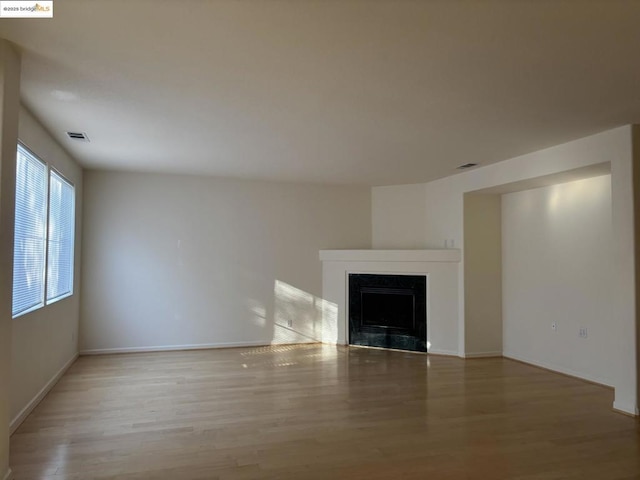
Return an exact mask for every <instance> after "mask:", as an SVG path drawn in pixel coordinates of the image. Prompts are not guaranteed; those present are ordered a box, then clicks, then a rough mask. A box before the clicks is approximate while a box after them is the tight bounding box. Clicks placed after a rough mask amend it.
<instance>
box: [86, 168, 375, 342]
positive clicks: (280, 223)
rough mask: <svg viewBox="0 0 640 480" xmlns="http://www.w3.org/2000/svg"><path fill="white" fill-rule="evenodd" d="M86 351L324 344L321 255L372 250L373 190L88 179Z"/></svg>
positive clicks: (185, 179)
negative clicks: (326, 251) (337, 250)
mask: <svg viewBox="0 0 640 480" xmlns="http://www.w3.org/2000/svg"><path fill="white" fill-rule="evenodd" d="M84 206H85V217H84V220H85V224H84V249H83V252H84V253H83V255H84V262H83V275H82V278H83V297H82V316H81V317H82V321H81V339H82V340H81V349H82V350H83V351H94V352H95V351H105V350H109V349H119V350H122V349H125V350H126V349H154V348H178V347H198V346H234V345H251V344H270V343H296V342H312V341H318V340H320V339H321V327H322V325H321V321H322V305H323V303H322V299H321V295H322V266H321V263H320V261H319V259H318V252H319V250H321V249H328V248H329V249H330V248H370V247H371V196H370V189H369V188H361V187H328V186H317V185H302V184H287V183H273V182H259V181H237V180H230V179H220V178H213V177H196V176H178V175H157V174H143V173H115V172H87V173H86V175H85V202H84Z"/></svg>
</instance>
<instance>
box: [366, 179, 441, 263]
mask: <svg viewBox="0 0 640 480" xmlns="http://www.w3.org/2000/svg"><path fill="white" fill-rule="evenodd" d="M425 195H426V188H425V184H424V183H421V184H417V185H400V186H390V187H376V188H374V189H372V191H371V219H372V221H371V223H372V225H371V226H372V241H373V248H376V249H381V250H384V249H386V248H403V249H420V248H424V244H425V243H426V236H427V229H426V224H425V219H426V218H425V217H426V207H427V205H426V203H425ZM444 247H445V245H444V243H443V244H442V245H439V246H438V248H444Z"/></svg>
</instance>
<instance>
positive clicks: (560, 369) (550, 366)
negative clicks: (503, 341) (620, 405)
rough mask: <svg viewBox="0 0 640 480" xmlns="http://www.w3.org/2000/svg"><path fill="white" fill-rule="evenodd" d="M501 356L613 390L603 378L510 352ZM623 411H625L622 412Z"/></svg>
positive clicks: (611, 385)
mask: <svg viewBox="0 0 640 480" xmlns="http://www.w3.org/2000/svg"><path fill="white" fill-rule="evenodd" d="M502 356H503V357H504V358H509V359H511V360H517V361H519V362H522V363H528V364H529V365H533V366H536V367H541V368H544V369H547V370H552V371H554V372H558V373H562V374H564V375H569V376H570V377H576V378H581V379H582V380H587V381H589V382H592V383H597V384H599V385H603V386H605V387H610V388H614V386H613V384H611V383H610V382H609V381H607V380H605V379H603V378H599V377H594V376H593V375H587V374H584V373H580V372H576V371H574V370H571V369H570V368H564V367H559V366H557V365H553V364H551V363H546V362H540V361H538V360H533V359H531V358H527V357H523V356H521V355H517V354H514V353H512V352H503V354H502ZM621 410H622V409H621ZM623 411H625V410H623Z"/></svg>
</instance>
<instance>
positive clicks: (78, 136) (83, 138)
mask: <svg viewBox="0 0 640 480" xmlns="http://www.w3.org/2000/svg"><path fill="white" fill-rule="evenodd" d="M67 135H68V136H69V138H70V139H71V140H77V141H78V142H88V141H89V137H87V134H86V133H84V132H67Z"/></svg>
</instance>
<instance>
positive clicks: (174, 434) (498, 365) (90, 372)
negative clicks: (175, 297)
mask: <svg viewBox="0 0 640 480" xmlns="http://www.w3.org/2000/svg"><path fill="white" fill-rule="evenodd" d="M612 400H613V393H612V391H611V390H609V389H607V388H603V387H600V386H597V385H593V384H589V383H586V382H583V381H580V380H576V379H572V378H568V377H565V376H561V375H556V374H554V373H551V372H547V371H544V370H541V369H537V368H534V367H530V366H527V365H524V364H520V363H517V362H513V361H509V360H505V359H481V360H480V359H478V360H466V361H465V360H461V359H458V358H448V357H436V356H427V355H420V354H410V353H402V352H391V351H382V350H372V349H361V348H346V347H329V346H322V345H302V346H282V347H264V348H246V349H228V350H206V351H190V352H167V353H145V354H127V355H109V356H97V357H81V358H80V359H79V360H78V361H77V362H76V363H75V364H74V365H73V366H72V367H71V369H70V370H69V372H68V373H67V374H66V375H65V376H64V377H63V378H62V379H61V381H60V382H59V383H58V385H56V386H55V388H54V389H53V390H52V391H51V393H50V394H49V395H48V396H47V397H46V399H45V400H44V401H43V402H42V403H41V404H40V405H39V406H38V408H37V409H36V410H35V411H34V412H33V413H32V414H31V415H30V416H29V418H28V419H27V420H26V421H25V422H24V423H23V424H22V426H21V427H20V428H19V429H18V431H17V432H16V433H15V434H14V435H13V437H12V438H11V465H12V468H13V470H14V475H15V479H16V480H23V479H58V480H59V479H93V478H120V479H147V478H157V479H180V480H182V479H228V480H235V479H296V480H304V479H329V480H335V479H356V480H357V479H367V480H370V479H396V478H397V479H434V480H450V479H507V478H508V479H518V480H525V479H526V480H533V479H540V480H542V479H547V480H548V479H554V480H557V479H598V480H606V479H611V480H613V479H638V478H640V435H639V429H638V423H637V421H636V420H635V419H633V418H630V417H626V416H624V415H621V414H618V413H615V412H613V411H612V410H611V404H612Z"/></svg>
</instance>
